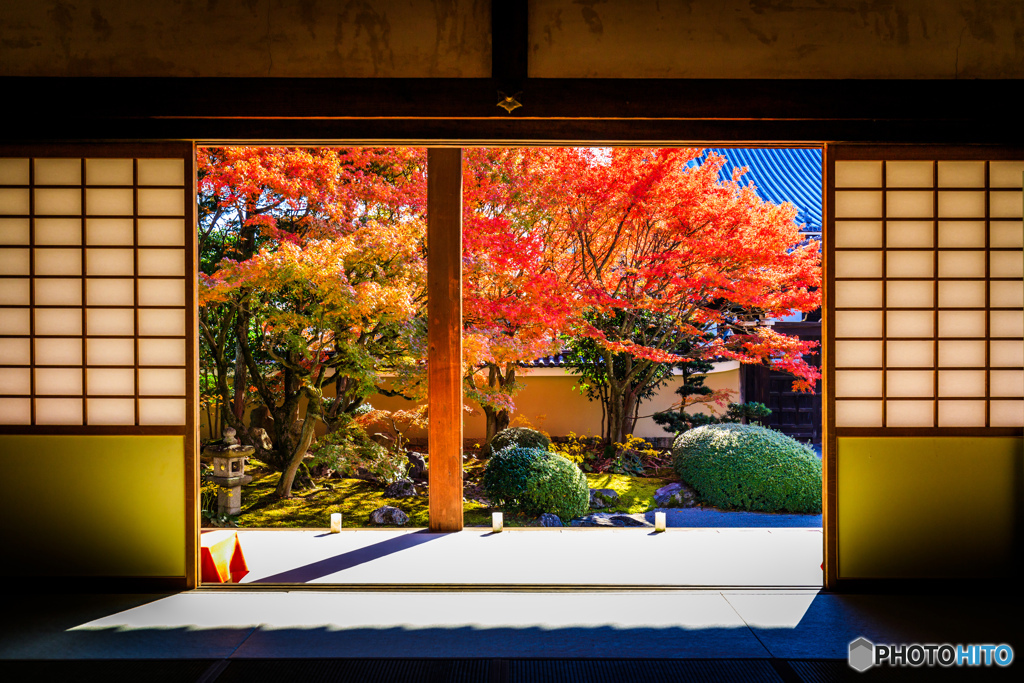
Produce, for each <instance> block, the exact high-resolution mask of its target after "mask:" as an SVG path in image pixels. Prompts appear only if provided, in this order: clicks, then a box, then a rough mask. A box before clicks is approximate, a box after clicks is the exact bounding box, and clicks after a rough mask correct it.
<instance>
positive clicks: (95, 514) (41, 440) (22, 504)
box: [0, 435, 185, 577]
mask: <svg viewBox="0 0 1024 683" xmlns="http://www.w3.org/2000/svg"><path fill="white" fill-rule="evenodd" d="M184 452H185V451H184V440H183V438H182V437H180V436H54V435H46V436H43V435H38V436H37V435H32V436H23V435H0V468H2V471H3V472H4V477H5V480H6V481H7V482H8V483H7V486H5V487H4V488H5V490H4V495H3V496H2V497H0V516H2V518H3V520H4V524H3V546H4V548H5V550H6V553H5V554H6V556H7V557H8V561H7V562H4V563H2V565H0V567H2V569H0V573H2V574H4V575H7V576H114V577H119V576H131V577H136V576H137V577H182V576H184V575H185V459H184V458H185V456H184Z"/></svg>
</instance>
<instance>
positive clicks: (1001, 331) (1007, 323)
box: [988, 311, 1024, 338]
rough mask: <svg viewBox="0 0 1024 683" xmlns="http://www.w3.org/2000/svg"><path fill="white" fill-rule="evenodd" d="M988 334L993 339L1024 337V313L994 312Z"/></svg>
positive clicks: (990, 317) (990, 315) (989, 323)
mask: <svg viewBox="0 0 1024 683" xmlns="http://www.w3.org/2000/svg"><path fill="white" fill-rule="evenodd" d="M988 332H989V336H991V337H1018V338H1020V337H1024V311H992V312H991V313H989V319H988Z"/></svg>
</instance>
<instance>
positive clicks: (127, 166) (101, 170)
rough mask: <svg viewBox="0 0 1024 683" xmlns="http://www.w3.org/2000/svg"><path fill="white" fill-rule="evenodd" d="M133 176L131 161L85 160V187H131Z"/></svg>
mask: <svg viewBox="0 0 1024 683" xmlns="http://www.w3.org/2000/svg"><path fill="white" fill-rule="evenodd" d="M134 174H135V171H134V169H133V168H132V160H131V159H86V160H85V182H86V184H87V185H131V184H132V183H133V182H134V179H133V176H134Z"/></svg>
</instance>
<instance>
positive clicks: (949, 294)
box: [939, 280, 985, 308]
mask: <svg viewBox="0 0 1024 683" xmlns="http://www.w3.org/2000/svg"><path fill="white" fill-rule="evenodd" d="M939 306H940V307H942V308H984V307H985V283H984V282H978V281H974V282H971V281H958V280H943V281H941V282H939Z"/></svg>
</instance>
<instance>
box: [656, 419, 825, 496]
mask: <svg viewBox="0 0 1024 683" xmlns="http://www.w3.org/2000/svg"><path fill="white" fill-rule="evenodd" d="M672 455H673V465H674V467H675V470H676V473H677V474H678V475H679V477H680V478H681V479H682V480H683V481H685V482H686V483H687V484H689V485H690V486H692V487H693V488H694V489H695V490H696V491H697V494H698V495H699V496H700V497H701V500H702V501H704V502H705V503H710V504H711V505H714V506H716V507H720V508H732V509H740V510H756V511H761V512H821V486H822V481H821V461H820V460H819V459H818V458H817V457H815V455H814V453H813V452H812V451H811V449H809V448H808V447H807V446H804V445H802V444H800V443H798V442H797V441H795V440H793V439H791V438H790V437H788V436H786V435H785V434H782V433H780V432H776V431H774V430H772V429H766V428H764V427H760V426H758V425H740V424H725V425H707V426H704V427H698V428H696V429H691V430H690V431H688V432H684V433H683V434H680V435H679V437H678V438H677V439H676V440H675V443H674V444H673V446H672Z"/></svg>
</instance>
